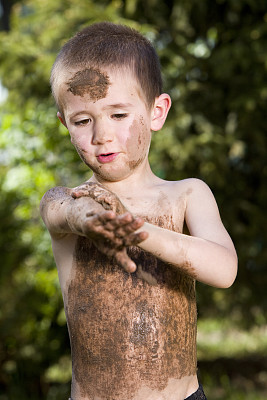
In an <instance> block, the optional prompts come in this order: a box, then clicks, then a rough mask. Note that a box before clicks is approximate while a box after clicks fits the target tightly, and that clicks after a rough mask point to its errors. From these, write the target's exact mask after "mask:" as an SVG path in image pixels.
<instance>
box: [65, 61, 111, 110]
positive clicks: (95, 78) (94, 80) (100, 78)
mask: <svg viewBox="0 0 267 400" xmlns="http://www.w3.org/2000/svg"><path fill="white" fill-rule="evenodd" d="M67 85H68V92H71V93H72V94H74V96H81V97H83V96H85V95H89V96H90V98H91V99H92V101H94V102H95V101H97V100H100V99H103V98H105V97H106V95H107V92H108V88H109V86H110V81H109V77H108V75H107V74H105V73H104V72H101V71H100V70H99V69H94V68H86V69H84V70H82V71H78V72H76V73H75V74H74V76H73V77H72V78H71V79H70V80H69V81H68V82H67Z"/></svg>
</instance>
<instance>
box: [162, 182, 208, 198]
mask: <svg viewBox="0 0 267 400" xmlns="http://www.w3.org/2000/svg"><path fill="white" fill-rule="evenodd" d="M158 190H163V191H165V190H166V191H169V192H171V193H173V194H174V195H175V193H177V194H178V195H181V194H187V195H189V194H191V193H193V192H195V194H197V193H198V194H199V193H202V192H209V193H210V192H211V191H210V188H209V186H208V185H207V184H206V183H205V182H204V181H202V180H201V179H198V178H186V179H181V180H177V181H166V180H162V181H161V183H160V185H159V187H158Z"/></svg>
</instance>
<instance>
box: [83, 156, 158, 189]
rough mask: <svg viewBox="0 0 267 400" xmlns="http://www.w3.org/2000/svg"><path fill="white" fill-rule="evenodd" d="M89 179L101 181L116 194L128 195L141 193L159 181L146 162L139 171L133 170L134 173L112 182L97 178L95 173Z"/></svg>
mask: <svg viewBox="0 0 267 400" xmlns="http://www.w3.org/2000/svg"><path fill="white" fill-rule="evenodd" d="M90 181H91V182H97V183H101V184H102V185H104V186H105V187H106V188H107V189H109V190H111V191H112V192H114V193H116V194H118V195H122V196H127V195H128V196H130V195H131V194H135V195H136V194H137V193H139V194H141V193H142V192H144V191H146V190H147V189H148V188H150V187H151V186H153V185H154V184H156V183H157V182H158V181H160V178H158V177H157V176H156V175H155V174H154V173H153V172H152V170H151V168H150V165H149V164H148V163H147V165H146V167H145V168H142V170H140V171H135V173H134V174H131V175H130V176H128V177H126V178H125V179H123V180H120V181H116V182H112V181H106V180H102V179H101V177H100V178H99V177H98V176H96V175H95V174H93V176H92V178H91V179H90Z"/></svg>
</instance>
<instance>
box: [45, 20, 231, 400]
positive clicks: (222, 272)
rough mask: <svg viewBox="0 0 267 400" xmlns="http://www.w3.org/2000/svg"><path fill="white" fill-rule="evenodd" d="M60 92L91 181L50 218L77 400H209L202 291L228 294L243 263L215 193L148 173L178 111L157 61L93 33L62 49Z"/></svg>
mask: <svg viewBox="0 0 267 400" xmlns="http://www.w3.org/2000/svg"><path fill="white" fill-rule="evenodd" d="M51 83H52V90H53V94H54V97H55V100H56V102H57V106H58V110H59V111H58V117H59V119H60V121H61V122H62V123H63V124H64V125H65V126H66V127H67V129H68V130H69V133H70V137H71V141H72V143H73V145H74V146H75V148H76V150H77V152H78V153H79V155H80V157H81V159H82V160H83V161H84V162H85V164H86V165H87V166H88V167H90V169H91V170H92V171H93V175H92V176H91V178H90V179H89V180H88V181H87V182H85V183H84V184H82V185H81V186H78V187H77V188H74V189H70V188H66V187H57V188H54V189H51V190H50V191H48V192H47V193H46V194H45V195H44V197H43V199H42V201H41V206H40V209H41V214H42V217H43V220H44V222H45V224H46V226H47V228H48V230H49V232H50V234H51V239H52V246H53V252H54V256H55V260H56V264H57V268H58V274H59V280H60V284H61V288H62V293H63V299H64V306H65V312H66V316H67V322H68V330H69V335H70V341H71V351H72V366H73V376H72V389H71V398H72V399H73V400H163V399H164V400H183V399H185V398H187V399H205V398H206V397H205V395H204V393H203V390H202V387H201V386H200V385H199V383H198V379H197V375H196V370H197V362H196V323H197V312H196V298H195V280H198V281H201V282H204V283H206V284H207V285H212V286H215V287H221V288H227V287H229V286H230V285H232V283H233V281H234V280H235V277H236V271H237V257H236V252H235V249H234V246H233V243H232V241H231V239H230V237H229V235H228V233H227V232H226V230H225V228H224V226H223V224H222V222H221V219H220V216H219V212H218V208H217V205H216V202H215V200H214V197H213V195H212V193H211V191H210V189H209V188H208V187H207V185H206V184H205V183H203V182H202V181H200V180H197V179H186V180H182V181H174V182H170V181H165V180H162V179H160V178H158V177H157V176H155V175H154V174H153V172H152V171H151V169H150V166H149V162H148V151H149V145H150V139H151V132H152V131H158V130H160V129H161V128H162V127H163V125H164V122H165V119H166V117H167V114H168V111H169V108H170V106H171V100H170V97H169V95H168V94H166V93H162V89H161V75H160V67H159V62H158V58H157V56H156V54H155V51H154V49H153V48H152V46H151V44H150V43H149V42H148V41H147V40H146V39H145V38H143V37H142V36H141V35H140V34H139V33H137V32H136V31H133V30H131V29H130V28H127V27H124V26H120V25H114V24H110V23H99V24H95V25H91V26H90V27H88V28H86V29H85V30H83V31H81V32H80V33H79V34H77V35H76V36H75V37H74V38H72V39H71V40H70V41H69V42H68V43H67V44H66V45H65V46H64V47H63V48H62V50H61V52H60V53H59V55H58V57H57V59H56V62H55V64H54V67H53V70H52V76H51ZM185 227H186V228H187V230H188V231H189V233H190V235H187V234H184V233H183V232H184V229H185Z"/></svg>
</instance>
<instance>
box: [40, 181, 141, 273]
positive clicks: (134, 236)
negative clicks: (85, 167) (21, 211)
mask: <svg viewBox="0 0 267 400" xmlns="http://www.w3.org/2000/svg"><path fill="white" fill-rule="evenodd" d="M96 189H97V191H98V189H99V188H98V187H97V186H96ZM97 193H98V192H97ZM111 193H112V192H111ZM72 194H73V190H72V189H68V188H63V187H57V188H54V189H51V190H49V191H48V192H47V193H46V194H45V195H44V197H43V198H42V201H41V204H40V211H41V215H42V218H43V220H44V222H45V224H46V226H47V228H48V230H49V232H50V234H51V236H52V238H53V239H54V240H56V239H61V238H62V237H64V236H65V235H66V234H76V235H80V236H85V237H87V238H88V239H91V240H92V242H93V243H94V245H95V246H96V247H97V248H98V250H99V251H100V252H102V253H104V254H106V255H107V256H109V257H111V258H114V259H115V262H116V263H117V264H118V265H120V266H121V267H123V268H124V269H125V270H126V271H128V272H134V271H135V270H136V265H135V263H134V262H133V261H132V260H131V259H130V258H129V257H128V255H127V251H126V248H127V247H128V246H136V245H137V244H139V243H140V242H141V241H143V240H144V239H146V238H147V236H148V234H147V233H146V232H138V233H136V230H138V229H140V228H141V227H142V225H143V223H144V222H143V220H142V219H141V218H135V217H134V216H133V215H132V214H130V213H129V212H126V213H124V214H120V215H118V214H116V211H118V207H117V206H114V202H113V201H112V198H109V200H105V199H104V198H102V197H101V201H100V202H99V201H97V199H96V200H95V199H94V198H92V197H95V196H96V193H95V192H94V193H91V195H90V194H89V195H88V194H87V195H83V196H81V197H75V195H74V196H72ZM91 196H92V197H91ZM97 196H99V193H98V194H97ZM101 196H102V193H101ZM109 196H111V197H112V194H111V195H109ZM114 199H115V200H114V201H115V203H116V197H114ZM98 200H99V199H98ZM119 208H120V211H123V208H121V206H120V207H119ZM112 210H114V211H115V212H114V211H112Z"/></svg>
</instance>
